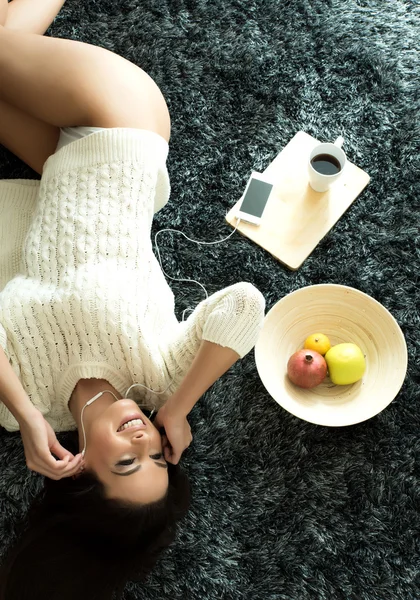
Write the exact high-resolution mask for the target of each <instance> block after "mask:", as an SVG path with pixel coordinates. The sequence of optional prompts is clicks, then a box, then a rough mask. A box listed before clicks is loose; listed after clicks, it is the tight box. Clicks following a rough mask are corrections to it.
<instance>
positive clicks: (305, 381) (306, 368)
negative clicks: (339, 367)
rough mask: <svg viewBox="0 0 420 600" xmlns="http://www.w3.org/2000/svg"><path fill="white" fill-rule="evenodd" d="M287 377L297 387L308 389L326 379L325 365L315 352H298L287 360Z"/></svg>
mask: <svg viewBox="0 0 420 600" xmlns="http://www.w3.org/2000/svg"><path fill="white" fill-rule="evenodd" d="M287 375H288V376H289V379H290V381H291V382H292V383H294V384H295V385H297V386H298V387H301V388H306V389H310V388H313V387H315V386H317V385H319V384H320V383H321V381H322V380H323V379H324V378H325V377H326V375H327V363H326V361H325V358H324V357H323V356H322V355H321V354H319V352H316V351H315V350H306V349H303V350H298V351H297V352H295V353H294V354H292V356H291V357H290V358H289V361H288V363H287Z"/></svg>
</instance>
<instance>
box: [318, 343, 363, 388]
mask: <svg viewBox="0 0 420 600" xmlns="http://www.w3.org/2000/svg"><path fill="white" fill-rule="evenodd" d="M325 360H326V361H327V365H328V373H329V376H330V379H331V381H332V382H333V383H335V384H336V385H349V384H350V383H355V382H356V381H359V379H361V378H362V377H363V374H364V372H365V370H366V362H365V357H364V356H363V352H362V351H361V350H360V348H359V346H356V344H336V345H335V346H332V348H330V349H329V350H328V352H327V353H326V355H325Z"/></svg>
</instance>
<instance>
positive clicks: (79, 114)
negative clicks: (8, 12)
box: [0, 27, 170, 140]
mask: <svg viewBox="0 0 420 600" xmlns="http://www.w3.org/2000/svg"><path fill="white" fill-rule="evenodd" d="M0 100H2V101H4V102H8V103H10V104H12V105H14V106H16V107H17V108H19V109H21V110H23V111H25V112H27V113H28V114H30V115H32V116H33V117H35V118H37V119H41V120H42V121H45V122H46V123H50V124H51V125H55V126H57V127H66V126H77V125H91V126H98V127H133V128H139V129H148V130H151V131H155V132H156V133H158V134H160V135H161V136H162V137H164V138H165V139H166V140H168V139H169V130H170V120H169V114H168V110H167V106H166V103H165V100H164V98H163V96H162V94H161V92H160V90H159V88H158V87H157V86H156V84H155V83H154V82H153V80H152V79H151V78H150V77H149V76H148V75H147V74H146V73H145V72H144V71H142V70H141V69H140V68H138V67H136V66H135V65H134V64H132V63H130V62H129V61H127V60H125V59H124V58H122V57H120V56H117V55H116V54H114V53H112V52H109V51H108V50H105V49H104V48H98V47H96V46H92V45H90V44H85V43H81V42H76V41H72V40H64V39H57V38H50V37H41V36H39V35H33V34H29V33H20V32H15V31H9V30H7V29H5V28H4V27H0Z"/></svg>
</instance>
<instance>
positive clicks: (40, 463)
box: [19, 408, 83, 479]
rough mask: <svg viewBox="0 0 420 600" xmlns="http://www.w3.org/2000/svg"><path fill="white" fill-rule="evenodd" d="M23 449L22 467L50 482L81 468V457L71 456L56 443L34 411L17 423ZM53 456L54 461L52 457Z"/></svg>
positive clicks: (55, 439) (47, 425)
mask: <svg viewBox="0 0 420 600" xmlns="http://www.w3.org/2000/svg"><path fill="white" fill-rule="evenodd" d="M19 426H20V433H21V436H22V442H23V447H24V449H25V456H26V465H27V467H28V468H29V469H31V471H37V472H38V473H41V475H45V476H46V477H49V478H50V479H62V478H63V477H71V476H72V475H76V474H77V473H78V472H79V471H80V470H81V468H82V466H83V459H82V455H81V454H77V455H76V456H74V455H73V454H72V453H71V452H69V451H68V450H66V449H65V448H63V446H62V445H61V444H60V443H59V441H58V440H57V438H56V435H55V433H54V430H53V428H52V427H51V425H50V424H49V423H48V422H47V421H46V420H45V419H44V417H43V416H42V414H41V412H40V411H39V410H37V409H36V408H34V410H31V412H29V413H28V414H27V415H25V417H24V418H22V419H20V420H19ZM52 453H54V454H55V456H57V458H58V460H56V459H55V458H54V456H52Z"/></svg>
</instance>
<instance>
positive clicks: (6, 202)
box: [0, 179, 39, 290]
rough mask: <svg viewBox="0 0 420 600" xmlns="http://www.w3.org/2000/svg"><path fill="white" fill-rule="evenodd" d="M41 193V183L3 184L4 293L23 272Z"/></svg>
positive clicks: (0, 243) (0, 253) (0, 249)
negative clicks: (25, 245)
mask: <svg viewBox="0 0 420 600" xmlns="http://www.w3.org/2000/svg"><path fill="white" fill-rule="evenodd" d="M38 193H39V181H38V180H24V179H16V180H6V179H5V180H2V181H0V215H1V218H0V290H2V289H3V287H4V286H5V285H6V283H7V282H8V281H10V279H12V277H14V276H15V275H16V273H18V272H19V267H20V261H21V256H22V246H23V242H24V240H25V237H26V234H27V233H28V229H29V225H30V222H31V219H32V217H33V213H34V210H35V207H36V200H37V196H38Z"/></svg>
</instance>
